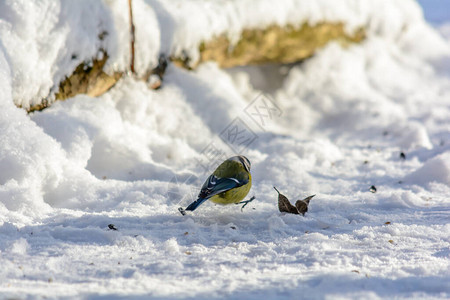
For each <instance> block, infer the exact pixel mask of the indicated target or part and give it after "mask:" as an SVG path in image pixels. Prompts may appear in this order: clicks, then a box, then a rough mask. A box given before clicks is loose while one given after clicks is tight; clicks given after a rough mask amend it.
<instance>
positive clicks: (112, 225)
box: [108, 224, 117, 230]
mask: <svg viewBox="0 0 450 300" xmlns="http://www.w3.org/2000/svg"><path fill="white" fill-rule="evenodd" d="M108 228H109V229H110V230H117V228H116V226H115V225H114V224H109V225H108Z"/></svg>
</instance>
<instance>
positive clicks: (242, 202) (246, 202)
mask: <svg viewBox="0 0 450 300" xmlns="http://www.w3.org/2000/svg"><path fill="white" fill-rule="evenodd" d="M253 200H255V196H253V197H251V198H250V199H248V200H245V201H241V202H238V203H236V204H244V205H242V207H241V211H242V210H243V209H244V207H245V206H246V205H247V204H249V203H250V202H252V201H253Z"/></svg>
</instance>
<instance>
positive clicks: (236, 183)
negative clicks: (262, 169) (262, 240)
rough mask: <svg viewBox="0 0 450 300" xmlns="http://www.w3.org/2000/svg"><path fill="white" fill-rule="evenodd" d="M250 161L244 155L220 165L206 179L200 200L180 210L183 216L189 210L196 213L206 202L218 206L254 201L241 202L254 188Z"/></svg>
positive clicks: (244, 202) (199, 195) (245, 203)
mask: <svg viewBox="0 0 450 300" xmlns="http://www.w3.org/2000/svg"><path fill="white" fill-rule="evenodd" d="M250 167H251V164H250V161H249V160H248V158H247V157H245V156H243V155H238V156H233V157H230V158H229V159H227V160H226V161H224V162H223V163H222V164H220V165H219V166H218V167H217V169H216V170H215V171H214V172H213V173H212V174H211V175H210V176H209V177H208V179H206V181H205V183H204V184H203V186H202V188H201V190H200V193H199V194H198V199H197V200H195V201H194V202H192V203H191V204H189V206H188V207H186V209H183V208H181V207H180V208H179V209H178V210H179V211H180V212H181V214H182V215H185V214H186V211H187V210H190V211H194V210H195V209H196V208H197V207H199V206H200V205H201V204H202V203H203V202H205V201H206V200H208V199H209V200H210V201H212V202H214V203H218V204H222V205H225V204H232V203H235V204H244V205H243V206H242V208H244V206H245V205H247V204H248V203H250V202H251V201H253V199H254V198H255V197H252V198H251V199H250V200H247V201H241V200H242V199H244V198H245V196H247V194H248V192H249V191H250V188H251V187H252V175H251V174H250Z"/></svg>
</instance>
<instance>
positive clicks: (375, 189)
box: [369, 185, 377, 193]
mask: <svg viewBox="0 0 450 300" xmlns="http://www.w3.org/2000/svg"><path fill="white" fill-rule="evenodd" d="M369 191H370V192H372V193H376V192H377V188H376V187H375V186H374V185H372V186H371V187H370V189H369Z"/></svg>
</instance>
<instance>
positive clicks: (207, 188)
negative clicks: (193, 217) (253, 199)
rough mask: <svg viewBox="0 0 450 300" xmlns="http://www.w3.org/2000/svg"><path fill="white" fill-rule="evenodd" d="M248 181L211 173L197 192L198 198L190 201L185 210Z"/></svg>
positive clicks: (192, 208) (193, 208) (194, 207)
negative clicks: (221, 176) (220, 176)
mask: <svg viewBox="0 0 450 300" xmlns="http://www.w3.org/2000/svg"><path fill="white" fill-rule="evenodd" d="M247 183H248V179H247V180H238V179H236V178H218V177H216V176H215V175H211V176H209V177H208V179H207V180H206V181H205V183H204V184H203V186H202V189H201V190H200V193H199V194H198V199H197V200H196V201H194V202H192V203H191V204H190V205H189V206H188V207H187V208H186V210H191V211H193V210H195V209H196V208H197V207H198V206H200V204H202V203H203V202H205V201H206V200H208V199H209V198H211V197H212V196H215V195H217V194H220V193H223V192H226V191H228V190H231V189H234V188H236V187H240V186H243V185H244V184H247Z"/></svg>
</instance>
